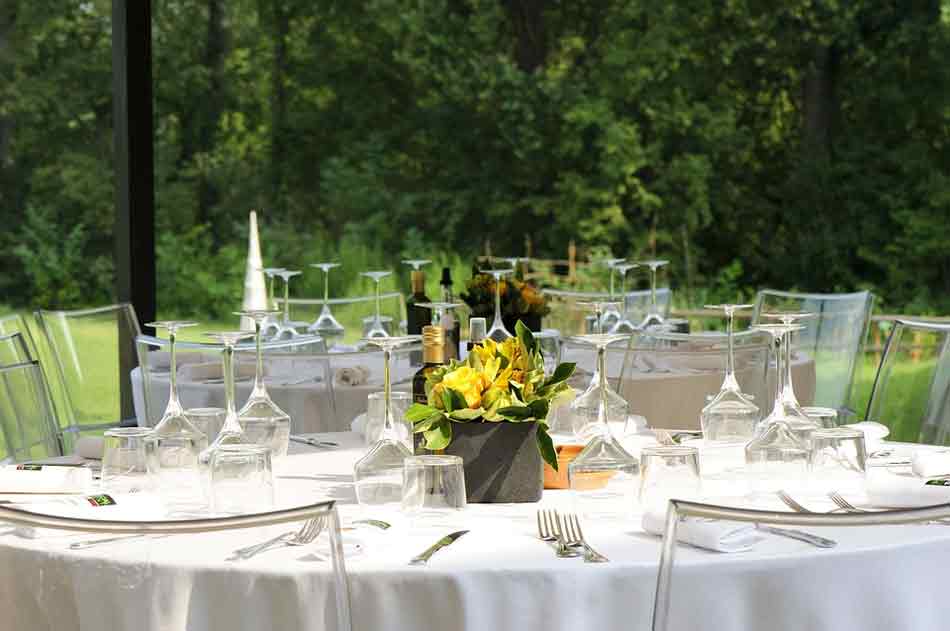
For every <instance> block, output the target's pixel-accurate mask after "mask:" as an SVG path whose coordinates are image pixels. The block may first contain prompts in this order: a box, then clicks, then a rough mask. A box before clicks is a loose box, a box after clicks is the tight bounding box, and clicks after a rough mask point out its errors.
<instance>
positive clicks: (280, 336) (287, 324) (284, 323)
mask: <svg viewBox="0 0 950 631" xmlns="http://www.w3.org/2000/svg"><path fill="white" fill-rule="evenodd" d="M301 273H302V272H301V271H300V270H296V269H293V270H291V269H285V270H281V271H279V272H277V275H278V276H280V278H281V279H282V280H283V281H284V312H283V315H282V316H281V321H280V329H279V330H278V331H277V334H276V335H274V339H276V340H292V339H294V338H295V337H297V336H298V335H300V332H299V331H298V330H297V325H298V324H299V323H297V322H291V320H290V279H291V278H293V277H294V276H299V275H300V274H301Z"/></svg>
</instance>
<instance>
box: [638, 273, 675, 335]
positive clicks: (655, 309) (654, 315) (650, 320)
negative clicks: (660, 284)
mask: <svg viewBox="0 0 950 631" xmlns="http://www.w3.org/2000/svg"><path fill="white" fill-rule="evenodd" d="M638 263H639V265H643V266H645V267H649V268H650V313H648V314H647V315H646V317H645V318H644V319H643V322H641V323H640V328H641V329H646V328H647V327H651V326H655V325H658V324H663V316H661V315H660V307H659V305H658V304H657V302H656V270H657V269H659V268H661V267H663V266H664V265H668V264H669V261H662V260H649V261H639V262H638Z"/></svg>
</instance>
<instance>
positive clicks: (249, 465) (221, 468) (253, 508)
mask: <svg viewBox="0 0 950 631" xmlns="http://www.w3.org/2000/svg"><path fill="white" fill-rule="evenodd" d="M209 467H210V470H211V498H212V499H211V501H212V508H213V510H214V511H215V512H216V513H224V514H232V515H233V514H241V513H259V512H264V511H268V510H271V509H273V508H274V470H273V463H272V462H271V450H270V449H269V448H267V447H265V446H263V445H250V444H239V445H221V446H220V447H219V448H217V449H216V450H215V451H214V453H213V454H212V455H211V463H210V465H209Z"/></svg>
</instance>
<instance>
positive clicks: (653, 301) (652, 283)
mask: <svg viewBox="0 0 950 631" xmlns="http://www.w3.org/2000/svg"><path fill="white" fill-rule="evenodd" d="M650 304H651V305H652V306H653V313H654V314H655V315H659V314H660V310H659V308H658V307H657V306H656V268H655V267H651V268H650Z"/></svg>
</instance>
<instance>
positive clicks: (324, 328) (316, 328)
mask: <svg viewBox="0 0 950 631" xmlns="http://www.w3.org/2000/svg"><path fill="white" fill-rule="evenodd" d="M339 266H340V264H339V263H311V264H310V267H315V268H317V269H321V270H323V307H322V308H321V309H320V315H319V316H317V319H316V320H315V321H314V323H313V324H311V325H310V326H309V327H307V332H308V333H315V334H317V335H319V336H320V337H322V338H324V339H325V340H327V345H328V346H332V345H333V342H334V340H337V339H342V338H343V334H344V332H345V329H344V328H343V325H342V324H340V322H339V321H338V320H337V319H336V318H335V317H333V313H331V312H330V270H331V269H333V268H334V267H339Z"/></svg>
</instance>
